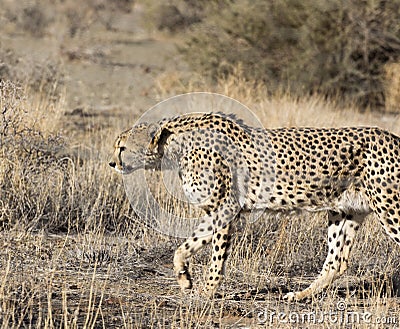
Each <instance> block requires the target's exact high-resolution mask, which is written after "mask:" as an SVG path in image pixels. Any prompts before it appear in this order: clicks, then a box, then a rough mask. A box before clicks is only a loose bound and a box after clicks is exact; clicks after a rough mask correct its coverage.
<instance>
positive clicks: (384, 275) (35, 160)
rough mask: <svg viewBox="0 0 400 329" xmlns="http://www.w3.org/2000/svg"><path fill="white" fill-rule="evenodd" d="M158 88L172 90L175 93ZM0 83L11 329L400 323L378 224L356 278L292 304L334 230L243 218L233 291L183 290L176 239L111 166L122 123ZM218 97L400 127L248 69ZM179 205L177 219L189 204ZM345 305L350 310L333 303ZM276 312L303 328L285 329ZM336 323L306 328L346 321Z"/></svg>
mask: <svg viewBox="0 0 400 329" xmlns="http://www.w3.org/2000/svg"><path fill="white" fill-rule="evenodd" d="M160 81H161V80H160ZM182 85H183V84H181V86H182ZM194 85H196V84H192V86H194ZM160 87H161V88H160V89H159V90H162V91H163V92H164V93H167V92H169V93H172V92H173V88H175V87H174V86H173V85H168V86H167V87H166V86H164V87H163V86H162V85H160ZM197 87H205V86H204V85H203V86H201V84H199V83H197ZM0 89H1V101H0V104H1V108H2V110H3V121H2V126H1V129H2V130H1V153H0V155H1V166H0V169H1V170H0V177H1V178H0V182H1V184H2V188H1V192H0V194H1V208H0V209H1V213H0V222H1V224H2V231H1V233H0V234H1V238H0V241H1V244H2V245H1V248H0V277H1V279H0V313H1V317H0V323H1V326H2V328H20V327H34V328H55V327H57V328H59V327H63V328H100V327H123V328H150V327H153V328H163V327H171V328H192V327H194V328H203V327H222V328H224V327H234V328H235V327H257V326H258V325H259V326H264V325H269V321H270V320H269V319H270V317H271V316H272V320H273V323H274V325H273V326H274V327H277V328H289V327H294V326H299V327H300V326H302V324H301V321H300V320H298V319H297V320H296V316H300V317H301V316H303V317H305V316H310V314H314V313H312V312H315V315H316V316H321V314H329V312H336V313H335V314H336V315H337V316H347V315H348V314H351V315H354V314H356V315H358V316H363V315H365V314H367V315H368V314H371V318H368V319H367V320H365V319H362V320H360V319H358V320H356V321H355V322H357V323H353V324H354V327H357V328H369V327H370V326H371V323H369V322H368V321H369V320H371V321H377V320H379V319H383V318H382V317H386V321H392V322H393V321H396V323H395V324H396V325H398V324H399V321H400V319H399V318H398V316H397V314H399V311H400V309H399V304H398V299H397V298H396V297H392V294H393V290H392V289H391V286H396V287H397V288H398V284H399V282H398V280H397V281H396V277H397V276H396V273H397V272H398V270H399V268H398V263H399V256H398V255H399V248H398V247H397V246H395V245H394V243H392V242H391V241H389V239H388V238H387V237H386V236H385V235H384V233H383V232H382V229H381V228H380V227H379V225H378V223H377V221H376V220H375V219H374V218H372V217H371V218H369V219H368V220H367V222H366V224H365V225H364V226H363V228H362V230H361V231H360V232H359V234H358V237H359V239H358V241H357V243H356V245H355V247H354V253H353V257H352V262H351V266H350V269H349V271H348V273H347V275H346V276H344V277H343V278H342V279H340V280H338V282H337V283H336V284H335V285H334V286H333V287H332V289H330V290H328V291H327V292H324V293H323V294H322V295H319V296H316V297H315V298H313V299H312V300H310V301H306V302H301V303H295V304H287V303H285V302H283V301H282V300H281V296H282V293H284V292H287V291H288V290H292V289H299V288H304V287H305V286H307V285H308V284H309V283H310V282H311V280H312V279H313V278H314V277H315V276H316V275H317V273H318V271H319V269H320V267H321V266H322V263H323V261H324V258H325V253H326V241H325V240H326V239H325V236H326V228H325V227H326V222H325V220H324V218H323V217H322V216H320V215H309V214H296V215H293V216H280V217H264V218H263V219H261V220H259V221H258V222H256V223H252V224H250V223H246V221H245V220H243V221H241V222H240V223H238V224H237V225H238V226H239V227H240V228H241V229H239V230H238V231H239V232H240V233H238V234H237V235H236V237H235V241H234V247H233V250H232V254H231V257H230V260H229V266H228V270H227V276H226V280H225V281H224V284H223V285H222V287H221V290H220V293H221V295H222V297H221V298H217V299H215V300H213V301H208V300H206V299H203V298H202V297H199V295H197V294H196V293H194V294H193V295H189V296H182V295H181V293H180V291H179V288H178V286H177V283H176V282H175V279H174V277H173V272H172V255H173V251H174V249H175V248H176V246H177V245H178V244H179V242H180V241H179V239H175V238H170V237H167V236H164V235H161V234H159V233H157V232H155V231H152V230H151V229H149V228H148V227H146V226H145V225H143V223H141V222H139V221H138V219H137V218H136V216H135V215H134V213H133V212H132V211H131V210H130V207H129V204H128V201H127V198H126V196H125V193H124V189H123V186H122V181H121V179H120V177H118V176H117V175H116V174H114V173H113V172H112V171H111V170H109V168H108V167H107V158H108V156H109V154H110V151H111V145H112V141H113V138H114V137H115V135H116V134H117V133H118V132H119V131H120V130H122V129H123V121H124V119H125V116H124V115H120V114H119V113H108V114H107V115H109V116H108V117H105V116H103V115H100V114H95V113H80V112H76V113H66V112H65V111H64V110H63V99H62V98H61V99H60V98H59V99H57V100H54V97H49V96H47V94H45V93H44V92H42V93H41V94H39V96H38V94H37V93H34V92H32V91H30V90H29V89H27V90H24V89H23V88H22V89H21V88H19V87H17V86H15V85H13V84H11V83H5V84H2V85H1V88H0ZM177 89H179V88H177ZM193 89H195V88H194V87H193V88H192V90H193ZM204 89H205V88H204ZM182 91H183V90H182ZM189 91H190V90H189ZM215 91H217V92H221V93H225V94H228V95H229V96H231V97H234V98H236V99H238V100H240V101H242V102H243V103H245V104H246V105H249V106H250V108H252V109H253V110H254V111H255V113H256V114H257V115H258V117H259V118H260V119H261V121H262V122H263V123H264V125H265V126H268V127H270V126H281V125H314V126H341V125H353V124H357V125H358V124H368V125H371V124H372V125H379V126H382V127H385V128H388V129H390V130H392V131H394V132H397V133H399V131H400V130H399V128H397V127H398V117H394V116H387V117H384V116H379V115H377V114H374V113H363V114H362V113H359V112H357V111H355V110H352V109H344V110H340V109H338V108H337V107H336V106H335V105H334V104H333V103H325V102H324V101H323V100H322V99H319V98H309V99H293V98H291V97H290V96H289V95H284V94H283V95H277V96H276V97H272V98H268V97H266V96H265V95H266V93H265V90H264V88H263V86H262V85H257V84H249V83H248V82H246V81H245V80H244V79H242V78H241V77H240V74H239V75H238V76H236V77H232V78H229V79H228V80H221V81H220V82H219V85H218V86H217V87H215ZM160 97H162V95H161V94H160ZM4 109H7V111H4ZM386 118H387V119H386ZM28 146H29V147H28ZM171 206H172V207H174V208H175V209H178V211H179V207H180V205H178V204H172V205H171ZM182 211H183V210H182ZM208 258H209V250H208V249H206V250H204V251H202V252H201V253H199V254H198V255H197V256H195V257H194V260H193V265H192V270H193V272H194V278H195V291H197V290H199V289H200V287H201V285H202V282H203V281H202V280H203V277H204V275H205V273H206V270H207V262H208ZM341 301H344V302H345V303H346V305H347V309H346V312H341V311H338V310H337V308H336V305H337V303H338V302H341ZM272 312H275V313H274V314H277V313H279V312H281V313H285V314H286V315H288V316H291V317H292V318H291V319H294V320H293V321H297V322H296V323H285V322H284V320H285V319H280V318H277V317H276V316H274V315H271V314H273V313H272ZM352 312H355V313H352ZM334 319H335V318H333V320H332V319H329V318H325V320H324V322H323V323H320V324H318V323H315V324H314V323H313V322H312V321H311V320H308V323H306V324H305V325H304V324H303V326H306V327H322V326H324V327H338V328H342V327H344V325H343V323H342V324H340V322H334ZM286 320H287V319H286ZM264 321H266V322H265V323H264ZM337 321H339V320H337ZM378 327H385V326H384V325H382V326H378Z"/></svg>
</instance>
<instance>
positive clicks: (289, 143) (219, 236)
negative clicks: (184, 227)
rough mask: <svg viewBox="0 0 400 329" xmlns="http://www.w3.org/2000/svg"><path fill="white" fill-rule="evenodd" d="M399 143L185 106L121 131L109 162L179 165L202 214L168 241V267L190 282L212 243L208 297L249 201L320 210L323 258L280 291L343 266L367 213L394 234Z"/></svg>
mask: <svg viewBox="0 0 400 329" xmlns="http://www.w3.org/2000/svg"><path fill="white" fill-rule="evenodd" d="M399 144H400V138H399V137H398V136H396V135H394V134H392V133H390V132H388V131H385V130H382V129H380V128H377V127H345V128H306V127H304V128H278V129H261V128H253V127H249V126H247V125H246V124H244V123H243V122H242V121H241V120H239V119H238V118H237V117H235V116H231V115H226V114H222V113H215V112H213V113H196V114H193V113H191V114H187V115H181V116H177V117H174V118H171V119H164V120H162V121H160V122H159V123H157V124H154V123H152V124H145V123H142V124H139V125H137V126H134V127H133V128H131V129H129V130H127V131H125V132H123V133H121V134H120V135H119V136H118V138H117V139H116V141H115V145H114V148H115V149H114V153H113V156H112V160H111V162H110V163H109V165H110V166H111V167H113V168H114V169H115V170H117V171H118V172H119V173H122V174H125V175H126V174H129V173H131V172H133V171H135V170H138V169H153V170H154V169H161V168H162V165H161V164H162V163H163V162H164V163H168V162H171V161H172V162H174V163H176V164H177V165H178V168H179V177H180V180H181V183H182V188H183V191H184V193H185V196H186V197H187V198H188V200H189V201H190V202H191V203H193V204H195V205H196V206H197V207H199V208H201V209H203V210H204V214H205V215H204V216H203V217H202V218H201V222H200V224H199V226H198V228H197V229H196V230H195V231H194V232H193V234H192V236H191V237H189V238H188V239H187V240H186V241H185V242H184V243H183V244H182V245H180V246H179V248H178V249H177V250H176V252H175V255H174V260H173V263H174V272H175V275H176V277H177V280H178V283H179V285H180V287H181V288H182V290H186V289H191V288H192V279H191V275H190V273H189V270H188V265H189V258H190V257H191V256H192V255H194V254H195V253H196V252H197V251H198V250H199V249H201V248H202V247H204V246H205V245H207V244H209V243H211V244H212V256H211V266H210V267H209V271H208V277H207V282H206V286H205V293H206V294H207V295H208V296H211V297H212V296H213V295H214V293H215V292H216V289H217V288H218V286H219V285H220V283H221V280H222V278H223V275H224V271H225V264H226V259H227V257H228V254H229V250H230V245H231V236H232V233H233V232H232V231H233V228H232V225H231V222H232V220H234V219H235V218H236V219H237V218H238V217H239V216H240V215H241V214H245V213H246V212H247V213H248V212H257V211H261V212H263V211H269V212H288V211H296V210H305V211H310V212H318V211H325V212H327V219H328V255H327V257H326V260H325V263H324V264H323V268H322V270H321V272H320V274H319V275H318V277H317V278H316V279H315V280H314V281H313V282H312V283H311V285H310V286H309V287H308V288H306V289H304V290H302V291H297V292H290V293H288V294H286V295H285V296H284V298H286V299H288V300H290V301H291V300H301V299H303V298H306V297H311V296H313V295H315V294H316V293H318V292H321V291H322V290H323V289H324V288H326V287H328V286H329V285H330V284H331V283H332V282H333V281H334V280H335V279H336V278H337V277H339V276H340V275H342V274H343V273H344V272H345V271H346V269H347V266H348V262H349V255H350V251H351V248H352V245H353V242H354V239H355V235H356V231H357V230H358V229H359V227H360V225H361V223H362V222H363V220H364V219H365V217H366V216H367V215H368V214H370V213H373V214H374V215H375V216H376V218H377V219H378V220H379V222H380V223H381V224H382V226H383V228H384V230H385V231H386V233H387V234H388V235H389V236H390V237H391V238H392V239H393V240H394V241H395V242H397V243H398V244H400V225H399V219H400V202H399V198H400V192H399V184H400V166H399V163H400V155H399V152H400V148H399ZM165 160H167V161H165Z"/></svg>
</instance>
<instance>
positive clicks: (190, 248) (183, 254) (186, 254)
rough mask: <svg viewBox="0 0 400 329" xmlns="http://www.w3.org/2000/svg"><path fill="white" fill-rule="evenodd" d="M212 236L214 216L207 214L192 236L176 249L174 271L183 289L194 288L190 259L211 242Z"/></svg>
mask: <svg viewBox="0 0 400 329" xmlns="http://www.w3.org/2000/svg"><path fill="white" fill-rule="evenodd" d="M212 236H213V235H212V218H211V217H210V216H205V218H203V219H202V221H201V223H200V225H199V226H198V227H197V229H196V230H195V231H194V233H193V234H192V236H191V237H190V238H188V239H187V240H186V241H185V242H184V243H183V244H181V245H180V246H179V248H178V249H177V250H176V251H175V255H174V272H175V275H176V278H177V281H178V283H179V286H180V287H181V289H182V290H187V289H192V279H191V276H190V273H189V262H188V259H189V258H190V257H191V256H192V255H193V254H195V253H196V252H197V251H198V250H200V249H201V248H203V247H204V246H205V245H207V244H208V243H210V242H211V239H212Z"/></svg>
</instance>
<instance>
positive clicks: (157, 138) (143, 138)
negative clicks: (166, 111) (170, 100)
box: [109, 123, 169, 174]
mask: <svg viewBox="0 0 400 329" xmlns="http://www.w3.org/2000/svg"><path fill="white" fill-rule="evenodd" d="M166 134H167V135H168V136H169V134H168V133H166V132H165V129H164V130H162V129H161V127H160V125H158V124H153V123H152V124H147V123H142V124H139V125H137V126H134V127H133V128H131V129H128V130H126V131H124V132H122V133H121V134H120V135H119V136H118V137H117V139H116V140H115V143H114V153H113V155H112V157H111V160H110V162H109V165H110V166H111V167H113V168H114V169H115V170H116V171H117V172H119V173H121V174H129V173H132V172H133V171H135V170H138V169H160V166H161V161H162V157H163V152H162V147H160V143H162V142H164V141H165V139H166V137H167V135H166Z"/></svg>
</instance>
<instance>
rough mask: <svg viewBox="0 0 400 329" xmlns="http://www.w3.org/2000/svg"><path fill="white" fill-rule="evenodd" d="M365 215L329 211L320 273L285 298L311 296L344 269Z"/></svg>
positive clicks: (298, 298)
mask: <svg viewBox="0 0 400 329" xmlns="http://www.w3.org/2000/svg"><path fill="white" fill-rule="evenodd" d="M365 216H366V215H365V214H356V215H350V214H344V213H336V212H331V211H330V212H329V214H328V218H329V228H328V246H329V251H328V256H327V258H326V260H325V263H324V265H323V268H322V271H321V273H320V274H319V276H318V277H317V279H316V280H315V281H314V282H313V283H312V284H311V285H310V286H309V287H308V288H306V289H305V290H303V291H298V292H290V293H288V294H286V295H285V296H284V298H285V299H287V300H289V301H291V300H301V299H304V298H306V297H309V296H312V295H314V294H316V293H318V292H319V291H321V290H322V289H324V288H326V287H327V286H329V285H330V284H331V283H332V282H333V281H334V280H335V279H336V278H337V277H339V276H340V275H342V274H343V273H344V272H345V271H346V269H347V264H348V258H349V255H350V251H351V247H352V245H353V242H354V238H355V234H356V231H357V230H358V228H359V226H360V223H361V222H362V221H363V220H364V218H365Z"/></svg>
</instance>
